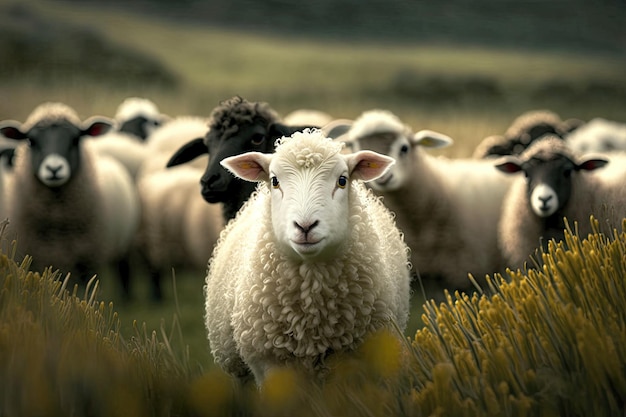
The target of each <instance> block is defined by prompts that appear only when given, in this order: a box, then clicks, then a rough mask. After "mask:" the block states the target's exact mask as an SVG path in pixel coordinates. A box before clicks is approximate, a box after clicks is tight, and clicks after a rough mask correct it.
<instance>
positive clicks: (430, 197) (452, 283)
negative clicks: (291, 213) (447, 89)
mask: <svg viewBox="0 0 626 417" xmlns="http://www.w3.org/2000/svg"><path fill="white" fill-rule="evenodd" d="M338 140H345V141H346V142H347V143H349V144H351V148H352V150H354V151H358V150H363V149H367V150H372V151H376V152H379V153H381V154H384V155H387V156H389V157H393V158H394V159H395V160H396V164H395V165H394V166H393V167H391V168H390V169H389V171H388V172H387V173H386V174H385V175H383V176H381V177H380V178H378V179H377V180H375V181H372V182H370V183H368V186H370V187H371V188H372V189H373V190H374V191H375V192H376V194H378V195H379V196H382V197H383V202H384V203H385V205H386V206H387V207H388V208H389V209H390V210H391V211H392V212H394V213H395V215H396V222H397V224H398V227H399V228H400V230H402V232H403V233H404V236H405V239H406V242H407V244H408V246H409V247H410V248H411V262H412V265H413V267H414V272H415V273H416V274H417V273H418V274H419V276H420V277H421V278H422V279H423V283H425V284H427V285H428V287H429V288H427V290H428V291H431V290H432V291H437V293H433V294H428V296H433V297H436V296H438V294H439V291H440V290H441V287H444V288H447V289H450V290H455V289H457V290H469V289H471V288H472V282H471V280H470V279H469V278H468V273H471V274H472V275H473V276H474V277H475V278H477V279H479V280H480V279H482V278H484V277H485V275H487V274H493V273H494V272H498V271H500V270H502V268H503V265H502V258H501V256H500V252H499V250H498V245H497V226H496V225H497V219H498V218H499V215H500V208H501V205H502V200H503V198H504V194H505V192H506V190H507V189H508V187H509V185H510V183H511V182H512V181H511V178H509V177H507V176H506V175H504V174H502V173H500V172H498V171H497V170H496V169H494V167H493V164H492V163H491V162H489V161H486V160H478V159H448V158H445V157H435V156H432V155H430V154H428V153H426V152H425V151H424V150H423V149H421V148H439V147H445V146H449V145H450V144H452V142H453V141H452V139H451V138H449V137H448V136H446V135H443V134H441V133H438V132H433V131H430V130H421V131H419V132H417V133H413V131H412V130H411V128H410V127H409V126H406V125H405V124H404V123H402V121H401V120H400V119H399V118H398V117H397V116H396V115H394V114H393V113H391V112H389V111H386V110H370V111H366V112H364V113H363V114H362V115H361V116H360V117H359V118H357V119H356V120H355V121H354V123H353V125H352V127H351V128H350V130H349V131H348V132H347V133H346V135H344V136H341V137H339V138H338Z"/></svg>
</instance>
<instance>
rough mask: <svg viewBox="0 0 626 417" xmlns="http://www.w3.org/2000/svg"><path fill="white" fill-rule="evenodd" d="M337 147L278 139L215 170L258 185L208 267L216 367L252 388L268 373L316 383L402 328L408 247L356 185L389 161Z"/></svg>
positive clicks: (316, 139) (299, 136)
mask: <svg viewBox="0 0 626 417" xmlns="http://www.w3.org/2000/svg"><path fill="white" fill-rule="evenodd" d="M342 146H343V144H342V143H340V142H336V141H333V140H332V139H329V138H326V137H325V136H324V135H323V134H322V133H321V131H319V130H308V129H307V130H305V131H304V132H296V133H294V134H293V135H291V136H289V137H283V138H282V139H280V140H279V143H278V146H277V148H276V153H274V154H269V153H259V152H249V153H245V154H242V155H238V156H233V157H229V158H226V159H224V160H223V161H222V164H223V165H224V166H225V167H226V168H228V169H229V170H231V171H232V172H233V173H234V174H235V175H237V176H239V177H241V178H243V179H245V180H248V181H257V182H259V183H260V184H259V187H258V188H257V191H256V192H255V194H254V195H253V196H252V197H251V198H250V199H249V200H248V201H247V203H246V204H245V205H244V207H243V208H242V209H241V211H240V212H239V213H238V215H237V217H236V218H235V219H234V220H233V221H231V222H230V223H229V224H228V225H227V226H226V228H225V230H224V232H223V233H222V234H221V236H220V239H219V241H218V244H217V246H216V248H215V251H214V253H213V256H212V258H211V260H210V262H209V271H208V274H207V276H206V286H205V295H206V316H205V317H206V328H207V330H208V338H209V341H210V345H211V351H212V354H213V357H214V359H215V361H216V362H217V363H218V364H219V365H220V366H221V367H222V368H223V369H224V370H225V371H227V372H229V373H230V374H232V375H234V376H237V377H239V378H241V379H243V380H245V379H246V378H249V377H250V375H251V374H252V376H253V377H254V379H255V381H256V383H257V385H258V386H262V384H263V381H264V378H265V376H266V375H267V373H268V372H269V371H270V370H271V369H272V368H273V367H275V366H293V367H295V368H296V369H299V370H301V371H302V372H306V373H307V374H308V375H311V377H313V378H320V379H323V378H324V375H325V373H326V369H325V360H326V358H327V357H328V355H330V354H331V353H339V352H346V351H351V350H353V349H355V348H356V347H357V346H358V345H359V344H360V343H361V342H362V341H363V339H364V338H365V337H366V336H367V335H368V334H370V333H371V332H373V331H376V330H377V329H381V328H385V327H391V326H392V325H393V322H394V321H395V322H396V323H397V325H398V326H399V328H400V329H404V327H405V325H406V322H407V318H408V314H409V293H410V282H409V281H410V274H409V267H408V254H407V251H408V249H407V247H406V245H405V243H404V241H403V239H402V236H401V234H400V232H399V231H398V229H397V228H396V226H395V224H394V221H393V216H392V215H391V213H390V212H389V211H388V210H387V209H386V208H385V207H384V205H383V204H382V203H381V201H380V199H378V198H376V197H375V196H374V195H373V194H372V193H371V192H370V191H369V190H368V189H367V188H365V187H364V186H363V183H362V181H370V180H373V179H375V178H377V177H378V176H380V175H382V174H383V173H384V171H385V170H386V169H387V168H388V167H389V166H390V165H391V164H392V163H393V159H391V158H388V157H385V156H383V155H378V154H376V153H374V152H369V151H364V152H356V153H352V154H347V155H346V154H343V153H341V149H342Z"/></svg>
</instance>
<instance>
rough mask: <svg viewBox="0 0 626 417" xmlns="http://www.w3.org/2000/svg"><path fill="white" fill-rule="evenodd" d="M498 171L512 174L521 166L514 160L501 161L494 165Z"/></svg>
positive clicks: (519, 169) (520, 168)
mask: <svg viewBox="0 0 626 417" xmlns="http://www.w3.org/2000/svg"><path fill="white" fill-rule="evenodd" d="M496 168H498V169H499V170H500V171H502V172H504V173H507V174H514V173H516V172H519V171H521V170H522V167H521V166H519V165H518V164H516V163H515V162H503V163H501V164H498V165H496Z"/></svg>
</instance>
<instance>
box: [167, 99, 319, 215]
mask: <svg viewBox="0 0 626 417" xmlns="http://www.w3.org/2000/svg"><path fill="white" fill-rule="evenodd" d="M306 127H317V126H310V125H306V126H292V125H286V124H284V123H283V122H281V119H280V117H279V116H278V113H276V112H275V111H274V110H273V109H272V108H271V107H270V106H269V104H267V103H262V102H259V103H257V102H249V101H247V100H245V99H243V98H242V97H239V96H235V97H232V98H230V99H228V100H225V101H223V102H221V103H220V104H219V105H218V106H217V107H215V108H214V109H213V111H212V112H211V115H210V121H209V129H208V132H207V134H206V136H205V137H204V138H197V139H195V140H192V141H190V142H188V143H187V144H185V145H184V146H182V147H181V148H180V149H179V150H178V151H177V152H175V153H174V155H172V157H171V159H170V160H169V162H168V164H167V166H168V167H173V166H176V165H180V164H183V163H186V162H189V161H192V160H193V159H195V158H197V157H198V156H201V155H206V154H209V155H211V158H209V160H208V164H207V165H206V170H205V172H204V175H202V178H201V180H200V182H201V184H202V196H203V197H204V199H205V200H206V201H207V202H209V203H222V204H223V206H222V207H223V213H222V215H223V217H224V220H225V221H229V220H230V219H232V218H234V217H235V215H236V214H237V211H238V210H239V209H240V208H241V206H242V205H243V203H244V202H245V201H246V200H247V199H248V198H249V197H250V194H251V193H252V192H253V191H254V188H255V185H254V184H252V183H249V182H247V181H243V180H241V179H239V178H236V177H234V176H233V175H231V174H230V173H229V172H227V171H226V169H224V167H222V166H221V165H220V161H221V160H222V159H224V158H226V157H228V156H232V155H238V154H241V153H244V152H248V151H257V152H266V153H267V152H271V151H272V150H273V149H274V142H275V140H276V139H278V138H280V137H281V136H286V135H290V134H291V133H293V132H296V131H298V130H302V129H304V128H306Z"/></svg>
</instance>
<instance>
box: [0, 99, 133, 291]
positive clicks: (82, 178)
mask: <svg viewBox="0 0 626 417" xmlns="http://www.w3.org/2000/svg"><path fill="white" fill-rule="evenodd" d="M110 127H111V122H110V121H108V120H107V119H104V118H90V119H88V120H86V121H84V122H81V120H80V119H79V117H78V115H77V114H76V112H75V111H74V110H73V109H71V108H70V107H68V106H67V105H65V104H62V103H44V104H41V105H40V106H38V107H37V108H35V109H34V110H33V112H32V113H31V114H30V116H29V117H28V119H27V120H26V121H25V122H24V123H23V124H20V123H19V122H15V121H4V122H2V123H1V124H0V133H2V134H3V135H4V136H5V137H7V138H10V139H14V140H21V141H25V142H26V143H24V144H20V145H19V146H18V147H17V149H16V155H15V167H14V171H13V175H12V178H11V181H10V183H9V184H10V187H9V188H10V189H9V190H8V192H9V194H10V195H11V199H10V201H9V207H8V215H9V219H10V227H11V229H12V230H14V231H15V233H16V234H17V239H18V248H19V249H20V251H21V252H22V253H25V254H29V255H32V257H33V267H34V268H35V269H36V270H42V269H43V268H45V267H48V266H53V267H55V268H59V269H61V270H62V271H64V272H72V273H73V274H74V275H78V276H79V277H80V278H82V279H83V280H84V279H88V278H90V277H91V274H93V273H95V272H97V271H98V270H99V268H100V267H102V266H103V265H104V263H106V262H112V261H116V262H117V263H118V265H121V266H123V269H122V270H121V275H120V279H121V281H122V287H123V289H124V291H125V294H128V292H129V287H128V285H129V271H128V265H127V263H126V262H127V258H126V255H127V254H128V249H129V246H130V242H131V241H132V239H133V237H134V233H135V230H136V228H137V226H138V222H139V200H138V197H137V194H136V192H135V188H134V184H133V181H132V178H131V177H130V175H129V174H128V172H127V171H126V170H125V169H124V167H123V166H122V165H121V164H119V163H118V162H117V161H115V160H114V159H113V158H109V157H104V156H100V155H98V154H97V153H95V152H94V150H93V149H92V148H91V146H90V141H87V140H85V138H86V137H88V136H97V135H100V134H103V133H105V132H106V131H107V130H108V129H109V128H110Z"/></svg>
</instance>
